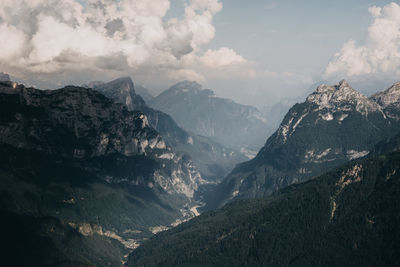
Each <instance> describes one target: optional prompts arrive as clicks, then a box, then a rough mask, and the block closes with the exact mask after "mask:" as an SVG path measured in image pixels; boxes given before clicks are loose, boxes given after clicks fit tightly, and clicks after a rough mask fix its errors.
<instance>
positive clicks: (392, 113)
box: [370, 82, 400, 120]
mask: <svg viewBox="0 0 400 267" xmlns="http://www.w3.org/2000/svg"><path fill="white" fill-rule="evenodd" d="M370 99H371V100H373V101H375V102H376V103H377V104H378V105H380V106H381V107H382V109H383V110H384V112H385V114H386V115H387V116H388V117H390V118H393V119H396V120H400V82H398V83H395V84H394V85H393V86H391V87H390V88H388V89H387V90H385V91H383V92H380V93H377V94H374V95H373V96H371V98H370Z"/></svg>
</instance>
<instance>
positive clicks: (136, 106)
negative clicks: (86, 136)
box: [93, 77, 246, 181]
mask: <svg viewBox="0 0 400 267" xmlns="http://www.w3.org/2000/svg"><path fill="white" fill-rule="evenodd" d="M93 86H94V89H95V90H97V91H99V92H101V93H103V94H104V95H106V96H107V97H110V98H112V99H114V100H115V101H116V102H118V103H122V104H124V105H126V106H127V107H128V109H129V110H132V111H133V110H137V111H138V110H139V111H141V112H143V113H144V114H145V115H146V116H147V118H148V120H149V124H150V125H151V126H152V127H153V128H154V129H156V130H157V131H158V132H159V133H160V135H161V136H162V137H163V139H164V140H165V141H166V143H167V144H168V145H169V146H172V147H174V148H175V149H176V150H177V151H180V152H182V153H185V154H187V155H189V156H190V157H191V159H192V160H193V161H194V163H195V165H196V166H197V167H198V168H199V171H200V172H201V174H202V176H203V177H204V178H205V179H207V180H210V181H216V180H218V179H219V180H220V179H221V178H222V177H224V175H225V174H226V173H227V172H229V171H230V170H231V169H232V168H233V167H234V166H235V164H237V163H239V162H242V161H244V160H246V157H245V156H243V155H242V154H241V153H239V152H237V151H235V150H233V149H228V148H226V147H224V146H222V145H220V144H219V143H217V142H215V141H213V140H211V139H209V138H207V137H201V136H197V135H195V134H190V133H188V132H187V131H185V130H183V129H182V128H180V127H179V126H178V125H177V124H176V122H175V121H174V120H173V119H172V118H171V116H169V115H168V114H166V113H164V112H161V111H158V110H155V109H152V108H150V107H148V106H147V105H146V103H145V101H144V100H143V99H142V97H141V96H139V95H138V94H137V93H136V91H135V88H134V84H133V81H132V79H131V78H129V77H123V78H119V79H116V80H114V81H111V82H109V83H102V84H93Z"/></svg>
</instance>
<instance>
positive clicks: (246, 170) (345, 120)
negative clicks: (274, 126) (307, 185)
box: [209, 81, 400, 207]
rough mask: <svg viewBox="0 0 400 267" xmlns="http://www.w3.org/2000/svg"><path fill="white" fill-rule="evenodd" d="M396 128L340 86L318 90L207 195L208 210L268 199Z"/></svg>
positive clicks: (348, 157) (355, 154)
mask: <svg viewBox="0 0 400 267" xmlns="http://www.w3.org/2000/svg"><path fill="white" fill-rule="evenodd" d="M391 105H393V104H391ZM397 114H398V113H397ZM399 127H400V124H399V121H397V120H395V119H392V118H391V117H389V116H388V115H386V112H385V110H384V109H383V108H382V107H381V106H380V105H378V104H377V103H376V102H374V101H372V100H371V99H368V98H367V97H365V96H363V95H362V94H360V93H359V92H357V91H355V90H354V89H353V88H351V87H350V86H349V85H348V83H347V82H346V81H341V82H340V83H339V84H338V85H334V86H328V85H321V86H319V87H318V88H317V89H316V91H315V92H313V93H312V94H311V95H309V96H308V97H307V99H306V101H305V102H304V103H301V104H296V105H294V106H293V107H292V108H291V109H290V110H289V112H288V113H287V114H286V116H285V118H284V119H283V121H282V123H281V125H280V126H279V128H278V130H277V131H276V132H275V133H274V134H273V135H272V136H271V137H270V138H269V139H268V140H267V142H266V144H265V146H264V147H263V148H262V149H261V150H260V152H259V153H258V155H257V156H256V157H255V158H254V159H253V160H251V161H249V162H245V163H243V164H240V165H239V166H237V167H236V168H235V169H234V170H233V171H232V172H231V173H230V174H229V175H228V176H227V177H226V178H225V179H224V181H223V182H222V183H221V184H220V185H219V186H218V188H217V189H216V192H213V193H211V194H210V197H209V199H210V207H215V206H221V205H223V204H225V203H226V202H228V201H230V200H232V199H235V198H240V197H260V196H266V195H270V194H271V193H273V192H274V191H276V190H278V189H279V188H283V187H286V186H288V185H290V184H293V183H298V182H302V181H306V180H308V179H311V178H312V177H315V176H317V175H319V174H321V173H323V172H324V171H326V170H328V169H331V168H333V167H335V166H338V165H340V164H343V163H344V162H346V161H349V160H353V159H357V158H360V157H363V156H365V155H367V154H368V153H369V152H370V150H371V148H372V146H373V145H374V144H375V143H376V142H378V141H379V140H382V139H384V138H386V137H390V136H392V135H393V134H394V133H396V132H397V130H398V129H399ZM214 196H215V197H214Z"/></svg>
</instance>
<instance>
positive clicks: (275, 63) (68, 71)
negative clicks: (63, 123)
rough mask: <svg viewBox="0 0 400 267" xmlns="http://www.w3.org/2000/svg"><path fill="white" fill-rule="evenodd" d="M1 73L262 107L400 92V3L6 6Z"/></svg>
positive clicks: (46, 82)
mask: <svg viewBox="0 0 400 267" xmlns="http://www.w3.org/2000/svg"><path fill="white" fill-rule="evenodd" d="M0 39H1V40H2V48H1V49H0V71H3V72H7V73H9V74H11V75H12V76H14V77H17V78H18V79H19V80H21V81H24V82H26V83H29V84H31V85H35V86H37V87H41V88H57V87H61V86H64V85H66V84H76V85H80V84H84V83H87V82H89V81H93V80H103V81H107V80H112V79H114V78H117V77H120V76H127V75H128V76H131V77H132V78H133V80H134V81H135V83H139V84H142V85H144V86H145V87H147V88H149V89H150V90H151V91H152V92H153V93H158V92H160V91H162V90H165V89H167V88H168V87H169V86H171V85H173V84H174V83H176V82H179V81H181V80H196V81H198V82H199V83H201V84H203V86H204V87H207V88H211V89H213V90H214V91H215V92H216V94H217V95H218V96H222V97H227V98H232V99H234V100H235V101H237V102H239V103H244V104H252V105H255V106H257V107H260V108H262V107H264V106H270V105H272V104H274V103H278V102H280V101H287V99H294V100H297V99H301V98H304V97H305V95H306V94H308V93H310V92H311V91H312V90H314V89H315V86H316V84H318V83H320V82H325V83H330V84H337V83H338V82H339V81H340V80H341V79H347V80H348V81H349V82H350V83H351V84H352V85H353V87H354V88H356V89H357V90H359V91H361V92H363V93H365V94H367V95H369V94H371V93H373V92H376V91H380V90H383V89H385V88H386V87H388V86H390V85H391V84H393V83H394V82H396V81H399V80H400V78H399V77H400V1H384V0H379V1H378V0H377V1H363V0H352V1H344V0H337V1H326V0H281V1H270V0H248V1H244V0H222V1H221V0H152V1H148V0H119V1H115V0H105V1H98V0H79V1H78V0H2V1H1V2H0Z"/></svg>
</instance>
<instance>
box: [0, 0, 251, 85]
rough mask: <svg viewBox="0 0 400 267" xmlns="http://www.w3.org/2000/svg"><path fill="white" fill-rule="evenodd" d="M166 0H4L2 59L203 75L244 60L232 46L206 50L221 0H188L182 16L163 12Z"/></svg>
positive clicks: (24, 66)
mask: <svg viewBox="0 0 400 267" xmlns="http://www.w3.org/2000/svg"><path fill="white" fill-rule="evenodd" d="M170 1H171V0H152V1H148V0H120V1H114V0H104V1H99V0H86V1H84V2H85V4H84V5H82V4H80V3H79V2H78V1H77V0H2V1H1V2H0V38H1V40H2V48H1V51H0V65H1V66H2V67H4V68H6V69H5V70H3V71H7V68H8V69H10V70H18V72H19V73H31V75H34V74H35V73H41V74H45V73H47V74H51V73H63V75H64V76H65V75H67V76H68V75H75V74H76V72H79V70H85V71H88V70H93V71H96V72H98V73H102V72H103V73H107V74H108V73H110V70H113V71H114V72H112V73H113V74H115V72H117V73H118V72H124V73H127V74H132V75H135V74H136V73H141V74H143V73H151V74H152V75H154V74H156V75H158V77H165V78H169V79H178V78H182V79H196V80H204V79H205V77H206V76H207V73H208V72H210V71H209V69H213V72H215V68H218V67H223V66H226V65H228V64H240V63H246V60H245V59H244V58H243V57H242V56H240V55H238V54H237V53H236V52H235V51H234V50H232V49H230V48H225V47H223V48H220V49H217V50H208V51H206V52H205V53H204V46H205V45H207V44H208V43H209V42H210V41H211V40H212V39H213V38H214V37H215V28H214V26H213V24H212V20H213V17H214V16H215V14H217V13H218V12H219V11H220V10H221V9H222V4H221V3H220V2H219V1H218V0H190V1H189V2H188V3H186V4H185V6H184V14H183V17H182V18H180V19H178V18H170V19H166V18H165V17H166V14H167V12H168V10H169V9H170V5H171V3H170ZM81 2H82V1H81ZM46 78H48V76H46Z"/></svg>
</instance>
